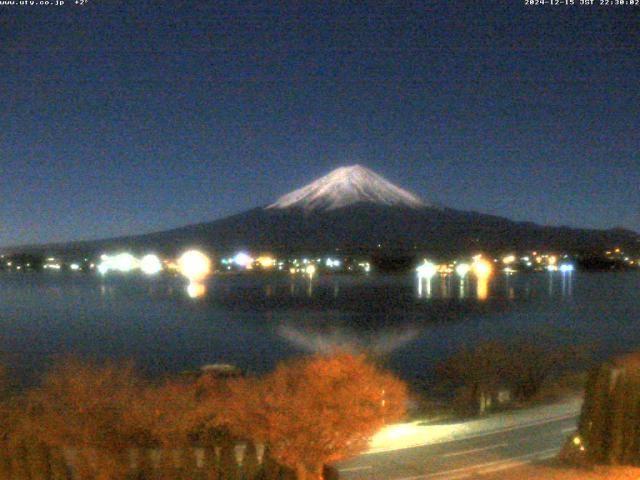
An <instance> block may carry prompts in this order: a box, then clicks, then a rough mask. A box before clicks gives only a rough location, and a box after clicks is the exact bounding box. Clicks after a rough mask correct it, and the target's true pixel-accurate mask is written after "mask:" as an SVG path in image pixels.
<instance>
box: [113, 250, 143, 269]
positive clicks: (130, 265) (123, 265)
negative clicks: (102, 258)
mask: <svg viewBox="0 0 640 480" xmlns="http://www.w3.org/2000/svg"><path fill="white" fill-rule="evenodd" d="M112 262H113V267H112V268H113V269H114V270H119V271H120V272H125V273H126V272H130V271H131V270H133V269H135V268H137V267H138V260H136V258H135V257H134V256H133V255H131V254H130V253H119V254H118V255H116V256H115V257H114V258H113V259H112Z"/></svg>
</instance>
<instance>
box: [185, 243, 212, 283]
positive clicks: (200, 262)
mask: <svg viewBox="0 0 640 480" xmlns="http://www.w3.org/2000/svg"><path fill="white" fill-rule="evenodd" d="M178 271H179V272H180V273H181V274H182V275H184V276H185V277H187V278H188V279H189V281H190V282H192V283H197V282H201V281H202V280H204V279H205V278H206V277H207V276H208V275H209V273H210V272H211V260H210V259H209V257H208V256H206V255H205V254H204V253H202V252H201V251H199V250H188V251H186V252H184V253H183V254H182V255H181V256H180V258H179V259H178Z"/></svg>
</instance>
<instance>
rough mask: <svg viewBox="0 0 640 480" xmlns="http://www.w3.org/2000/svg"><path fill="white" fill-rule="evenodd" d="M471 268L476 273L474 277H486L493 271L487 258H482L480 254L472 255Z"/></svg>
mask: <svg viewBox="0 0 640 480" xmlns="http://www.w3.org/2000/svg"><path fill="white" fill-rule="evenodd" d="M471 269H472V270H473V273H475V274H476V277H488V276H489V275H491V272H492V271H493V266H492V265H491V264H490V263H489V262H488V261H487V260H484V259H483V258H482V257H481V256H478V257H474V261H473V265H471Z"/></svg>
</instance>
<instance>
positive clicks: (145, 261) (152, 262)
mask: <svg viewBox="0 0 640 480" xmlns="http://www.w3.org/2000/svg"><path fill="white" fill-rule="evenodd" d="M140 270H142V273H144V274H145V275H155V274H157V273H160V272H161V271H162V262H161V261H160V258H158V256H157V255H154V254H149V255H145V256H144V257H142V259H141V260H140Z"/></svg>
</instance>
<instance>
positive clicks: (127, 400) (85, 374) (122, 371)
mask: <svg viewBox="0 0 640 480" xmlns="http://www.w3.org/2000/svg"><path fill="white" fill-rule="evenodd" d="M139 392H140V381H139V380H138V378H137V376H136V375H135V373H134V370H133V365H132V364H129V363H128V364H108V365H106V366H97V365H95V364H92V363H86V362H80V361H79V360H75V359H67V360H65V361H64V362H61V363H60V364H59V365H57V366H55V367H54V368H53V369H52V370H51V371H50V372H49V373H47V374H46V376H45V377H44V379H43V381H42V384H41V385H40V386H39V387H37V388H34V389H32V390H31V391H30V392H28V394H27V398H26V410H27V411H26V415H24V416H23V421H22V426H21V428H22V429H23V432H27V433H23V435H27V434H28V435H30V436H33V437H34V438H36V439H37V440H38V441H40V442H42V443H44V444H45V445H47V446H48V447H50V448H54V449H59V450H65V451H68V452H73V459H72V460H71V462H72V464H73V466H74V468H75V469H76V471H77V473H78V474H79V475H80V477H81V478H84V477H85V476H86V477H91V478H95V479H105V480H106V479H113V478H120V477H121V476H123V474H124V471H125V470H126V469H127V466H128V460H127V455H126V453H127V449H128V448H129V447H130V445H131V439H132V438H133V437H134V436H135V433H136V430H137V427H136V426H135V425H132V424H130V423H129V422H127V421H126V411H127V410H128V409H129V407H130V405H132V403H133V401H134V400H135V399H136V398H138V395H139Z"/></svg>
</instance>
